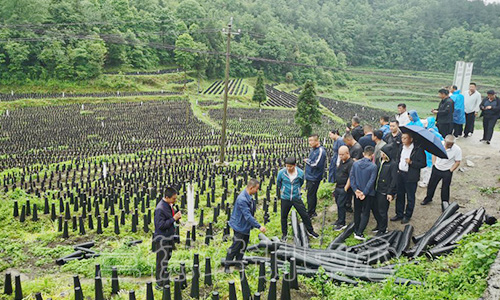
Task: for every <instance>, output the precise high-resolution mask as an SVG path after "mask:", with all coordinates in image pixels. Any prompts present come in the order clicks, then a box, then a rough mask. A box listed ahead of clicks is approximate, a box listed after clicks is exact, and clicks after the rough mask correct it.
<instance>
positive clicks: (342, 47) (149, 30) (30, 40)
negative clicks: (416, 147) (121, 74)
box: [0, 0, 500, 84]
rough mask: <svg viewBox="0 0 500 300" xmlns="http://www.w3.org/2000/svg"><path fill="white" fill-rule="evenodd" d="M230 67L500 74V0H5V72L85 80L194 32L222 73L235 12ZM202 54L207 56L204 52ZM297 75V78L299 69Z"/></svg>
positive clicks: (14, 77) (154, 60)
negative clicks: (458, 66)
mask: <svg viewBox="0 0 500 300" xmlns="http://www.w3.org/2000/svg"><path fill="white" fill-rule="evenodd" d="M230 16H233V17H234V28H235V29H241V34H240V35H237V36H235V37H234V41H233V44H232V50H233V54H234V55H235V57H233V59H232V68H231V73H232V74H231V76H239V77H241V76H253V75H255V70H258V69H261V70H263V71H264V72H265V74H266V76H267V77H269V78H271V79H276V78H280V79H284V78H285V75H286V74H287V73H289V78H293V79H294V80H295V81H297V82H304V81H305V80H308V79H311V80H315V81H318V82H320V83H326V84H340V83H341V81H339V79H338V76H332V73H331V71H330V70H326V69H321V68H319V69H307V68H303V67H295V66H293V65H289V64H272V63H268V62H265V61H256V60H252V59H248V57H260V58H265V59H272V60H280V61H290V62H294V63H301V64H308V65H321V66H326V67H332V68H343V67H345V66H347V65H363V66H374V67H384V68H404V69H418V70H433V71H452V70H453V68H454V65H455V61H456V60H467V61H473V62H474V63H475V72H480V73H483V74H498V72H500V5H488V6H485V5H484V3H483V2H482V1H467V0H330V1H324V0H273V1H270V0H234V1H226V0H210V1H208V0H187V1H179V0H30V1H28V0H0V79H2V80H3V81H22V80H26V79H49V78H56V79H65V80H79V79H87V78H93V77H96V76H98V75H99V74H101V73H102V72H103V70H105V69H106V68H111V67H112V68H114V69H124V68H139V69H155V68H157V67H159V66H161V65H174V64H179V62H180V61H179V58H180V56H182V55H180V53H179V52H174V50H173V46H175V45H176V44H177V43H178V42H180V41H179V39H181V41H182V40H183V39H184V38H182V37H186V36H190V37H192V41H193V43H191V42H190V41H189V43H190V45H192V46H193V47H194V48H196V49H198V50H202V52H198V54H197V55H194V56H195V57H196V58H200V59H202V61H199V62H198V61H197V60H196V62H194V63H192V62H190V63H189V68H190V69H191V70H192V71H197V73H198V75H200V76H209V77H218V76H221V75H222V74H223V70H224V59H223V55H222V54H223V52H224V51H225V43H224V38H225V36H224V35H222V34H221V33H220V30H221V28H222V27H224V26H225V24H226V23H227V21H228V20H229V17H230ZM201 54H203V56H200V55H201ZM290 74H291V76H290Z"/></svg>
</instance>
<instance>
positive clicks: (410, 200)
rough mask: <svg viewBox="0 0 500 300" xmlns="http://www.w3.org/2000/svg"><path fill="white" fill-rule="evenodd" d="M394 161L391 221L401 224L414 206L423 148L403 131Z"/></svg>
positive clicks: (423, 165)
mask: <svg viewBox="0 0 500 300" xmlns="http://www.w3.org/2000/svg"><path fill="white" fill-rule="evenodd" d="M450 101H451V100H450ZM396 162H398V183H397V187H398V188H397V198H396V216H394V217H392V218H391V221H393V222H394V221H399V220H401V223H402V224H407V223H409V222H410V219H411V217H412V215H413V209H414V208H415V193H416V191H417V182H418V180H419V179H420V169H422V168H423V167H425V166H426V161H425V153H424V150H423V149H422V148H420V147H419V146H418V145H415V144H414V143H413V137H412V136H411V134H409V133H403V137H402V145H401V147H400V148H399V151H398V156H397V157H396ZM405 206H406V207H405Z"/></svg>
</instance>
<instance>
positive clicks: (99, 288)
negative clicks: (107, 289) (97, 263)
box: [94, 276, 104, 300]
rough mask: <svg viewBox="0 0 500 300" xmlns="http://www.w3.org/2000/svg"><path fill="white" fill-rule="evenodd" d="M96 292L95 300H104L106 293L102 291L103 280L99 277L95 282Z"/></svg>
mask: <svg viewBox="0 0 500 300" xmlns="http://www.w3.org/2000/svg"><path fill="white" fill-rule="evenodd" d="M94 283H95V284H94V291H95V297H94V298H95V300H104V292H103V289H102V279H101V277H99V276H97V277H96V278H95V280H94Z"/></svg>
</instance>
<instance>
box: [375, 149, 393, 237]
mask: <svg viewBox="0 0 500 300" xmlns="http://www.w3.org/2000/svg"><path fill="white" fill-rule="evenodd" d="M392 148H393V145H392V144H391V145H385V146H384V147H382V150H381V157H380V159H379V160H377V161H376V163H377V170H378V171H377V174H378V175H377V180H376V181H375V200H374V201H373V203H372V212H373V216H374V217H375V220H377V227H375V229H374V230H373V232H374V233H376V234H377V235H382V234H385V233H386V232H387V220H388V217H387V211H388V210H389V203H390V202H391V201H392V200H393V199H394V198H395V196H396V186H397V181H398V164H397V163H396V161H395V160H394V158H393V157H392V153H394V151H393V149H392Z"/></svg>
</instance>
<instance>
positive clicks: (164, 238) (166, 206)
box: [153, 187, 182, 287]
mask: <svg viewBox="0 0 500 300" xmlns="http://www.w3.org/2000/svg"><path fill="white" fill-rule="evenodd" d="M176 200H177V191H176V190H175V189H174V188H172V187H168V188H167V190H166V191H165V196H164V197H163V199H161V200H160V202H158V205H156V209H155V218H154V223H155V232H154V234H153V243H154V249H155V251H156V285H157V287H163V286H164V285H165V284H168V280H169V279H168V277H169V275H168V270H167V267H168V261H169V260H170V257H171V256H172V250H173V247H174V239H175V222H177V221H178V220H179V219H180V218H181V217H182V214H181V212H180V211H178V212H175V210H174V204H175V201H176Z"/></svg>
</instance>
